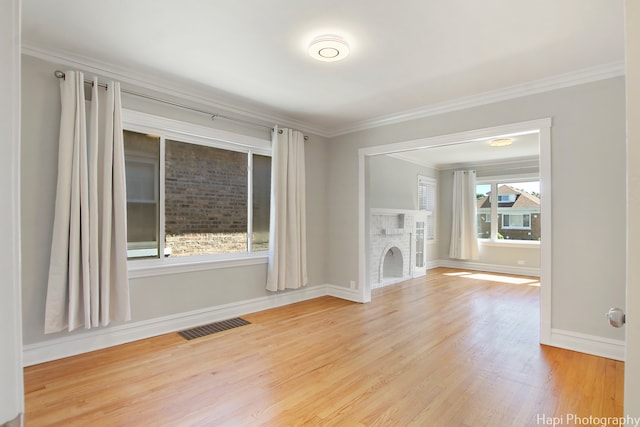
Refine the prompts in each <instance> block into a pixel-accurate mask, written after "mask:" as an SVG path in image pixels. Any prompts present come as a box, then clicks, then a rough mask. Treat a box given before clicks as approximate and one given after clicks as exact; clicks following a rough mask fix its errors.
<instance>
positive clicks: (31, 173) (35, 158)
mask: <svg viewBox="0 0 640 427" xmlns="http://www.w3.org/2000/svg"><path fill="white" fill-rule="evenodd" d="M22 66H23V69H22V114H23V116H22V118H23V121H22V123H23V124H22V158H21V167H22V191H21V197H22V200H21V207H22V254H23V259H24V260H25V261H24V262H23V271H22V273H23V280H22V289H23V299H22V301H23V304H22V306H23V338H24V343H25V344H33V343H38V342H42V341H46V340H50V339H53V338H58V337H60V336H64V335H68V334H66V333H60V334H51V335H46V336H45V335H44V334H43V325H44V305H45V297H46V286H47V274H48V267H49V254H50V249H49V248H50V245H51V230H52V225H53V209H54V201H55V186H56V176H57V145H58V129H59V117H60V96H59V86H58V81H57V80H56V78H55V77H54V76H53V72H54V70H56V69H64V67H60V66H58V65H56V64H51V63H48V62H46V61H42V60H40V59H35V58H32V57H29V56H23V64H22ZM137 90H138V91H140V90H139V89H137ZM183 102H184V101H183ZM123 106H124V108H129V109H136V110H138V111H143V112H147V113H151V114H157V115H162V116H165V117H169V118H174V119H180V120H185V121H190V122H192V123H196V124H200V125H205V126H211V127H216V128H220V129H224V130H229V131H234V132H238V133H244V134H247V135H251V136H257V137H263V138H268V131H267V130H262V129H256V128H253V127H252V128H249V127H241V126H238V125H236V124H233V123H230V122H223V121H221V120H220V121H214V122H212V121H211V120H210V118H209V117H207V116H206V115H200V114H197V113H190V112H187V111H184V110H180V109H176V108H173V107H169V106H166V105H163V104H159V103H155V102H151V101H143V100H140V99H136V98H133V97H131V96H123ZM326 145H327V143H326V140H325V139H323V138H321V137H317V136H313V135H311V137H310V140H309V141H308V142H307V143H306V145H305V149H306V158H307V191H308V194H309V197H307V227H308V242H309V244H308V248H307V251H308V259H309V264H308V273H309V286H313V285H320V284H325V283H327V277H325V271H326V270H327V264H326V259H325V254H326V253H327V248H326V242H327V240H326V230H327V228H328V227H327V221H326V206H327V192H326V179H325V171H326V169H327V156H326ZM265 283H266V264H264V265H255V266H249V267H243V268H226V269H217V270H208V271H198V272H193V273H185V274H169V275H165V276H156V277H147V278H136V279H131V301H132V318H133V320H134V321H139V320H147V319H153V318H157V317H161V316H167V315H171V314H177V313H181V312H186V311H191V310H197V309H203V308H207V307H212V306H216V305H219V304H225V303H230V302H236V301H242V300H246V299H251V298H257V297H261V296H265V295H267V292H266V290H265ZM82 333H86V332H84V331H83V332H82Z"/></svg>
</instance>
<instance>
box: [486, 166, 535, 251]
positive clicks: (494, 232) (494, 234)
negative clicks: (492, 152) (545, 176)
mask: <svg viewBox="0 0 640 427" xmlns="http://www.w3.org/2000/svg"><path fill="white" fill-rule="evenodd" d="M532 181H540V174H532V173H527V174H514V175H500V176H487V177H478V178H477V180H476V185H478V184H486V185H490V186H491V210H490V223H491V236H490V237H489V238H488V239H484V238H480V237H478V243H479V244H480V245H483V246H503V247H504V246H508V247H516V246H520V247H536V248H539V247H540V241H539V240H510V239H498V224H500V225H501V226H502V224H503V219H502V218H501V219H500V221H498V213H499V212H498V210H499V209H500V207H499V202H498V185H499V184H504V183H505V182H532ZM503 203H504V202H503ZM540 212H541V213H542V208H541V209H540ZM531 220H532V219H531V216H530V217H529V225H531ZM494 224H495V226H494ZM510 229H512V230H530V229H531V226H529V228H515V227H513V228H510ZM476 235H477V232H476Z"/></svg>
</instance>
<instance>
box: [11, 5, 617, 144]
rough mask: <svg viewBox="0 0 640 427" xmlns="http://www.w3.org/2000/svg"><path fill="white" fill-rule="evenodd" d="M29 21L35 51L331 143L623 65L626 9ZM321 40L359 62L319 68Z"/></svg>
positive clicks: (283, 9)
mask: <svg viewBox="0 0 640 427" xmlns="http://www.w3.org/2000/svg"><path fill="white" fill-rule="evenodd" d="M22 16H23V23H22V25H23V26H22V29H23V34H22V37H23V44H24V46H25V51H27V52H29V51H32V52H34V51H38V52H43V51H46V52H52V53H54V54H55V55H57V56H58V57H72V58H74V60H75V61H76V62H77V63H86V64H88V65H90V66H92V67H94V69H104V70H106V71H114V70H116V71H118V72H119V73H121V74H123V75H125V74H129V75H133V76H145V78H147V79H148V80H149V81H153V80H154V79H156V80H155V81H158V82H161V81H170V82H174V83H175V84H176V85H179V86H180V87H185V88H187V87H188V88H190V89H191V90H192V92H193V91H197V92H198V93H201V94H203V96H206V97H208V98H209V99H211V100H212V101H215V102H217V103H218V104H222V105H233V106H234V107H235V108H236V111H246V112H261V113H263V116H266V115H268V116H269V117H277V118H281V119H283V121H284V122H285V123H286V121H287V120H288V121H289V122H290V123H300V124H304V125H305V126H307V129H317V130H318V131H319V133H320V134H326V135H331V134H338V133H340V132H346V131H348V130H349V129H355V128H357V127H358V126H360V127H362V126H363V125H365V124H372V125H375V124H376V123H382V122H384V121H385V120H387V121H388V120H389V119H392V118H394V117H402V116H403V115H405V116H406V114H407V113H409V112H416V111H421V109H425V108H429V107H431V106H438V105H442V104H443V103H446V102H451V101H453V100H459V99H464V98H465V97H470V96H476V95H479V94H486V93H492V92H493V91H498V90H501V89H504V88H511V87H521V85H525V84H529V83H530V82H539V81H544V80H545V79H551V78H557V77H558V76H569V75H572V74H573V73H576V72H580V73H583V74H584V73H585V72H586V73H587V74H588V72H589V70H599V69H608V68H607V67H609V68H610V67H611V66H614V68H615V67H622V65H621V64H623V60H624V53H623V46H624V44H623V43H624V40H623V0H537V1H531V0H484V1H477V0H447V1H442V0H395V1H393V2H390V1H382V0H351V1H345V0H304V1H301V0H270V1H264V0H263V1H260V0H245V1H238V0H217V1H205V0H182V1H175V0H127V1H124V0H118V1H104V0H56V1H46V0H23V2H22ZM323 33H337V34H340V35H343V36H344V37H345V38H346V39H347V40H348V42H349V43H350V46H351V55H350V56H349V57H348V58H347V59H346V60H344V61H341V62H334V63H321V62H318V61H315V60H313V59H311V58H310V57H309V56H308V55H307V52H306V51H307V45H308V42H309V41H310V40H311V39H312V38H313V37H314V36H316V35H318V34H323ZM603 67H604V68H603ZM112 74H113V73H112Z"/></svg>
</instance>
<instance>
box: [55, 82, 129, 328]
mask: <svg viewBox="0 0 640 427" xmlns="http://www.w3.org/2000/svg"><path fill="white" fill-rule="evenodd" d="M84 86H85V85H84V75H83V74H82V73H80V72H75V71H67V72H66V73H65V78H64V79H61V80H60V98H61V107H62V110H61V117H60V137H59V148H58V181H57V189H56V204H55V217H54V223H53V238H52V244H51V258H50V263H49V281H48V288H47V300H46V307H45V327H44V330H45V333H53V332H59V331H62V330H64V329H68V330H69V331H72V330H74V329H76V328H79V327H82V326H84V327H85V328H87V329H88V328H91V327H97V326H106V325H108V324H109V323H110V321H111V320H121V321H126V320H130V318H131V314H130V304H129V279H128V275H127V225H126V191H125V170H124V141H123V135H122V119H121V104H120V84H119V83H117V82H115V83H114V82H109V83H108V84H107V89H106V91H105V90H104V89H102V88H99V87H98V81H97V80H94V82H93V88H92V91H91V102H90V106H89V110H90V111H89V123H88V125H87V117H86V112H85V111H86V110H85V91H84Z"/></svg>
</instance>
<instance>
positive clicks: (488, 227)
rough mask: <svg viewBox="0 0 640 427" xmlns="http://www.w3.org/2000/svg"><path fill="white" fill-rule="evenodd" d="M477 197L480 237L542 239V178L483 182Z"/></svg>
mask: <svg viewBox="0 0 640 427" xmlns="http://www.w3.org/2000/svg"><path fill="white" fill-rule="evenodd" d="M476 199H477V203H478V205H477V214H478V220H477V225H478V228H477V231H478V238H481V239H491V240H500V241H539V240H540V232H541V229H540V181H538V180H535V181H533V180H532V181H527V180H522V181H513V182H504V181H495V182H480V183H478V184H477V186H476ZM493 218H495V219H496V220H495V221H493V220H492V219H493Z"/></svg>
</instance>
